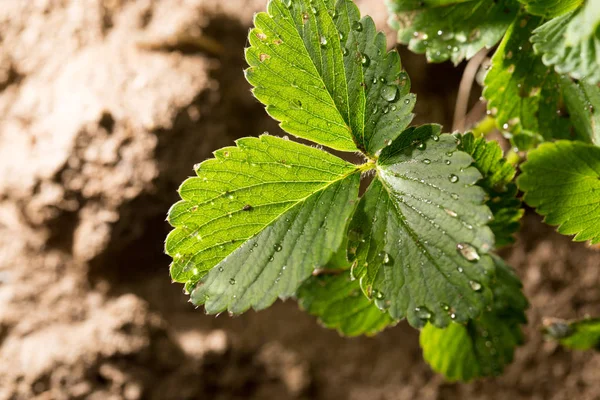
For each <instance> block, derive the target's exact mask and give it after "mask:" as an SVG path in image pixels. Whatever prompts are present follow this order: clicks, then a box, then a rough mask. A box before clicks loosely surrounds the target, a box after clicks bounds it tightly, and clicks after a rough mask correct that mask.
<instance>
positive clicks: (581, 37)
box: [531, 1, 600, 84]
mask: <svg viewBox="0 0 600 400" xmlns="http://www.w3.org/2000/svg"><path fill="white" fill-rule="evenodd" d="M531 42H532V43H533V47H534V49H535V51H536V52H538V53H542V54H543V56H542V60H543V61H544V64H546V65H549V66H554V69H555V70H556V72H558V73H559V74H569V75H570V76H571V77H573V78H575V79H583V80H585V81H586V82H587V83H589V84H597V83H599V82H600V68H599V67H598V66H599V65H600V3H599V2H598V1H588V2H586V4H585V5H584V6H583V7H582V8H580V9H579V10H576V11H573V12H571V13H568V14H565V15H563V16H560V17H557V18H555V19H552V20H550V21H548V22H546V23H545V24H544V25H542V26H540V27H539V28H538V29H536V30H535V31H534V35H533V36H532V38H531Z"/></svg>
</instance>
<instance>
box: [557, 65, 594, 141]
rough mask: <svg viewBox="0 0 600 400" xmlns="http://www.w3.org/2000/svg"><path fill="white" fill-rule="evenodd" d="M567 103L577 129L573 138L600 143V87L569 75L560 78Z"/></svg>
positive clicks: (572, 121) (574, 126)
mask: <svg viewBox="0 0 600 400" xmlns="http://www.w3.org/2000/svg"><path fill="white" fill-rule="evenodd" d="M560 82H561V89H562V92H563V96H564V99H565V105H566V106H567V110H569V117H570V118H571V123H572V124H573V128H574V129H575V132H574V135H573V138H574V139H577V140H581V141H584V142H588V143H593V144H595V145H600V88H599V87H598V86H596V85H590V84H589V83H586V82H583V81H580V82H577V83H576V82H573V81H572V80H571V79H570V78H569V77H567V76H562V77H561V78H560Z"/></svg>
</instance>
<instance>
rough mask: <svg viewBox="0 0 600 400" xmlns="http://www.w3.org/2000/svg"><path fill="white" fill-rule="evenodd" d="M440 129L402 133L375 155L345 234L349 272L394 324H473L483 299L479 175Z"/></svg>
mask: <svg viewBox="0 0 600 400" xmlns="http://www.w3.org/2000/svg"><path fill="white" fill-rule="evenodd" d="M439 132H440V127H439V126H433V125H427V126H422V127H419V128H410V129H408V130H406V131H405V132H403V133H402V135H401V136H400V137H399V138H398V139H396V141H395V142H394V143H393V144H392V145H391V146H389V147H387V148H385V149H384V151H383V152H382V154H381V156H380V158H379V160H378V164H377V177H376V178H375V179H374V181H373V182H372V184H371V186H370V187H369V189H368V190H367V192H366V193H365V195H364V196H363V198H362V199H361V202H360V203H359V206H358V208H357V210H356V212H355V214H354V217H353V219H352V222H351V224H350V230H349V239H350V243H349V246H350V247H349V254H350V256H351V258H352V260H353V270H352V273H353V275H354V276H355V277H357V278H360V282H361V287H362V289H363V291H364V292H365V293H366V294H367V295H368V296H369V297H373V298H374V299H375V302H376V304H377V305H378V306H379V307H380V308H382V309H389V313H390V315H391V316H392V318H394V319H401V318H404V317H406V318H407V319H408V322H409V323H410V324H411V325H413V326H416V327H420V326H423V325H424V324H425V323H426V322H427V321H428V320H431V321H432V322H433V323H434V324H435V325H437V326H446V325H448V324H449V323H450V321H452V320H456V321H461V322H466V321H467V320H468V319H470V318H475V317H477V316H478V315H479V314H480V312H481V311H482V310H483V309H484V308H485V306H486V305H487V304H488V303H489V301H490V300H491V292H490V290H489V288H488V286H489V285H488V284H489V281H490V280H491V279H492V277H493V272H494V266H493V262H492V260H491V258H490V256H489V255H487V254H486V253H487V251H488V250H489V249H491V248H492V247H493V243H494V242H493V240H494V239H493V234H492V232H491V230H490V229H489V227H488V226H487V225H486V224H487V222H489V220H490V219H491V217H492V214H491V212H490V210H489V209H488V208H487V207H486V206H485V205H484V204H483V203H484V201H485V192H484V191H483V189H481V188H480V187H478V186H475V183H476V182H477V180H479V179H480V178H481V174H480V173H479V172H478V171H477V169H476V168H475V167H471V166H470V165H471V163H472V159H471V157H470V156H469V155H468V154H466V153H463V152H461V151H457V144H456V139H455V138H454V137H452V136H451V135H441V136H439V135H438V134H439Z"/></svg>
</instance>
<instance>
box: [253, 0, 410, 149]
mask: <svg viewBox="0 0 600 400" xmlns="http://www.w3.org/2000/svg"><path fill="white" fill-rule="evenodd" d="M255 25H256V27H255V28H254V29H252V31H251V32H250V37H249V40H250V44H251V47H250V48H248V49H247V51H246V59H247V61H248V64H249V65H250V68H248V69H247V70H246V77H247V79H248V81H249V82H250V83H251V84H252V85H253V86H254V90H253V92H254V94H255V96H256V97H257V98H258V99H259V100H260V101H261V102H262V103H264V104H265V105H267V112H268V113H269V114H270V115H271V116H272V117H273V118H275V119H277V120H279V121H281V127H282V128H283V129H284V130H285V131H286V132H289V133H291V134H293V135H295V136H298V137H302V138H305V139H309V140H312V141H315V142H317V143H320V144H322V145H325V146H328V147H331V148H334V149H337V150H343V151H355V150H357V149H358V150H361V151H362V152H364V153H365V154H367V155H369V156H374V155H375V154H376V153H377V152H378V150H380V149H381V148H382V147H384V146H385V145H386V140H392V139H394V138H395V137H396V136H397V135H398V134H399V133H400V132H402V130H404V128H406V126H408V124H409V123H410V121H411V120H412V114H411V111H412V108H413V106H414V102H415V97H414V95H412V94H410V93H409V91H410V82H409V80H408V77H407V76H406V74H405V73H403V72H402V66H401V63H400V57H399V56H398V53H397V52H395V51H392V52H389V53H388V52H387V50H386V40H385V36H384V35H383V34H382V33H377V31H376V29H375V24H374V23H373V20H372V19H371V18H370V17H365V18H362V19H361V17H360V13H359V11H358V8H357V7H356V5H355V4H354V3H353V2H352V1H347V0H337V2H335V1H334V0H271V1H270V2H269V4H268V13H259V14H257V15H256V17H255Z"/></svg>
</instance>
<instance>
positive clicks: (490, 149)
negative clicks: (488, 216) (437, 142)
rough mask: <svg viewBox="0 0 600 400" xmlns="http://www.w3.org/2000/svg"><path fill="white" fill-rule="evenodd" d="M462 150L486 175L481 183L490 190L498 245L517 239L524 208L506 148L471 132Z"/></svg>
mask: <svg viewBox="0 0 600 400" xmlns="http://www.w3.org/2000/svg"><path fill="white" fill-rule="evenodd" d="M459 150H462V151H464V152H466V153H468V154H470V155H471V157H473V159H474V160H475V161H474V164H473V165H475V167H477V169H478V170H479V172H481V174H482V175H483V179H482V180H481V181H479V182H478V183H477V185H478V186H481V187H482V188H483V190H485V191H486V193H487V194H488V197H489V199H488V200H487V201H486V205H487V206H488V207H489V208H490V210H491V211H492V213H493V214H494V219H493V220H492V221H490V223H489V227H490V228H491V229H492V232H494V236H495V238H496V246H498V247H500V246H505V245H507V244H511V243H513V242H514V241H515V239H514V236H513V235H514V234H515V233H516V232H518V231H519V228H520V227H521V224H520V223H519V220H520V219H521V217H522V216H523V213H524V210H523V209H522V208H521V201H520V200H519V199H518V198H517V186H516V185H515V184H514V183H513V182H512V181H513V178H514V177H515V174H516V170H515V167H513V166H512V165H511V164H509V163H508V162H506V160H505V159H504V158H503V154H502V149H501V148H500V145H499V144H498V143H497V142H495V141H489V142H488V141H486V140H485V138H477V139H476V138H475V137H474V136H473V134H471V133H468V134H466V135H463V136H462V137H461V144H460V146H459Z"/></svg>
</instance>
